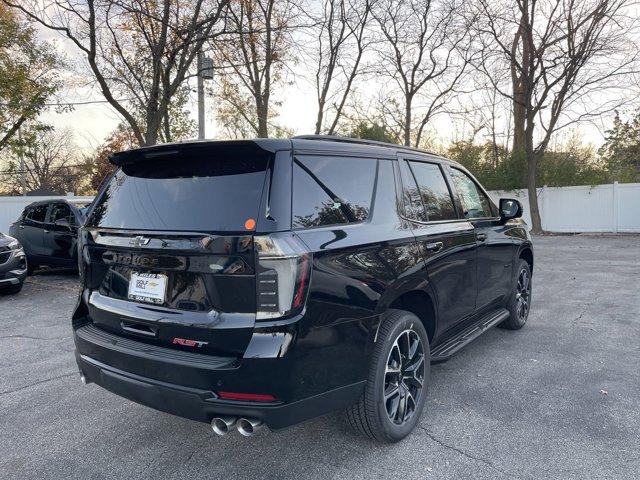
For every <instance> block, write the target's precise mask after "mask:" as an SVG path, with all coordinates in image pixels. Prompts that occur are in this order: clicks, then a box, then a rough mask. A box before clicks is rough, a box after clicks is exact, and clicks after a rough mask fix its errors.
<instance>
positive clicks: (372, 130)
mask: <svg viewBox="0 0 640 480" xmlns="http://www.w3.org/2000/svg"><path fill="white" fill-rule="evenodd" d="M347 136H348V137H351V138H363V139H366V140H375V141H378V142H387V143H397V141H396V138H395V136H394V135H393V134H392V133H391V132H389V130H387V128H386V127H385V126H383V125H380V124H378V123H376V122H373V123H371V122H367V121H365V120H360V121H358V122H357V123H356V124H355V125H353V126H352V127H351V130H350V131H349V133H348V134H347Z"/></svg>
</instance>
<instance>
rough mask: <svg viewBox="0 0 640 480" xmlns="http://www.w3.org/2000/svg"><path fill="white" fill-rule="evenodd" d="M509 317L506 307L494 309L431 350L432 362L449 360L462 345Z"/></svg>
mask: <svg viewBox="0 0 640 480" xmlns="http://www.w3.org/2000/svg"><path fill="white" fill-rule="evenodd" d="M507 318H509V311H508V310H507V309H506V308H501V309H499V310H494V311H493V312H491V313H489V314H487V315H485V316H484V317H482V318H481V319H480V320H479V321H478V322H476V323H474V324H473V325H470V326H469V327H467V328H465V329H464V330H462V331H461V332H459V333H458V334H457V335H456V336H455V337H453V338H450V339H449V340H447V341H446V342H444V343H442V344H440V345H438V346H437V347H436V348H434V349H433V351H432V352H431V363H440V362H444V361H446V360H449V359H450V358H451V357H452V356H453V354H454V353H456V352H457V351H458V350H460V349H461V348H462V347H464V346H465V345H467V344H468V343H470V342H471V341H472V340H474V339H476V338H478V337H479V336H480V335H482V334H483V333H484V332H486V331H487V330H489V329H490V328H492V327H495V326H496V325H498V324H499V323H500V322H502V321H503V320H506V319H507Z"/></svg>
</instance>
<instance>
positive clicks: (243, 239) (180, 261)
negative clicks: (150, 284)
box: [84, 230, 256, 354]
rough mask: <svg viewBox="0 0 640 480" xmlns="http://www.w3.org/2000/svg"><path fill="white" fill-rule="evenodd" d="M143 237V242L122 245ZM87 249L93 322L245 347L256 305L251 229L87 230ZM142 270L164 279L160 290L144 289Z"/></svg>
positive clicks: (138, 333)
mask: <svg viewBox="0 0 640 480" xmlns="http://www.w3.org/2000/svg"><path fill="white" fill-rule="evenodd" d="M141 238H142V239H144V240H143V241H145V242H147V243H146V245H143V246H138V247H129V246H126V247H125V245H129V244H131V243H135V242H139V241H140V239H141ZM84 249H85V256H86V257H87V258H88V259H90V264H89V268H88V269H87V278H86V283H85V285H86V286H87V287H88V289H89V291H90V293H89V297H88V308H89V314H90V316H91V318H92V320H93V322H94V323H95V324H96V325H98V326H100V327H103V328H105V329H107V330H110V331H113V332H118V333H122V334H124V335H129V336H135V337H137V338H139V339H146V340H147V341H149V342H152V343H156V344H160V345H164V346H170V347H172V348H178V349H185V350H194V349H196V350H198V351H200V352H202V353H212V354H219V353H227V354H241V353H242V352H243V351H244V349H245V348H246V345H247V343H248V341H249V339H250V337H251V333H252V328H253V322H254V320H255V310H256V308H255V305H256V287H255V268H254V252H253V238H252V236H250V235H245V236H213V235H195V234H194V235H191V236H190V235H183V234H179V235H177V234H175V235H170V234H166V233H153V234H152V233H147V232H145V234H144V236H142V235H139V234H138V232H130V233H129V232H128V233H124V232H117V233H116V232H112V231H101V230H89V236H88V241H87V244H86V245H85V246H84ZM145 277H146V278H153V279H154V280H155V282H156V283H161V284H162V285H161V287H162V288H161V292H160V294H159V295H156V296H155V297H148V296H146V295H139V294H140V293H141V292H139V291H136V289H135V282H136V281H138V280H139V279H141V278H142V279H144V278H145ZM152 293H155V292H152ZM158 297H161V298H158Z"/></svg>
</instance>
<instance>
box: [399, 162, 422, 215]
mask: <svg viewBox="0 0 640 480" xmlns="http://www.w3.org/2000/svg"><path fill="white" fill-rule="evenodd" d="M400 174H401V175H402V198H403V201H404V211H405V215H406V216H407V218H411V219H412V220H418V221H420V222H426V221H427V214H426V212H425V208H424V205H423V203H422V198H421V197H420V190H418V185H417V184H416V179H415V177H414V175H413V173H412V172H411V170H409V168H407V164H406V162H400Z"/></svg>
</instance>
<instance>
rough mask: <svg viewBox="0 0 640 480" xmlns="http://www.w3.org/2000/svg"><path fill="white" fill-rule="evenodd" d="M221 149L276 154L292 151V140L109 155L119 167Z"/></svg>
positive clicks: (179, 145) (153, 148) (195, 144)
mask: <svg viewBox="0 0 640 480" xmlns="http://www.w3.org/2000/svg"><path fill="white" fill-rule="evenodd" d="M221 149H232V150H233V151H234V153H236V154H240V155H243V154H246V155H251V154H256V153H265V152H268V153H274V152H276V151H279V150H291V140H284V139H268V138H261V139H255V140H222V141H212V140H206V141H192V142H184V143H167V144H163V145H153V146H150V147H140V148H134V149H131V150H124V151H122V152H116V153H112V154H111V155H109V157H108V158H109V162H111V163H112V164H114V165H117V166H118V167H121V166H124V165H132V164H134V163H138V162H145V161H148V160H154V159H159V158H161V159H175V160H180V159H182V158H186V157H189V156H192V155H206V154H208V155H212V154H213V155H215V154H216V153H217V151H219V150H221Z"/></svg>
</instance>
